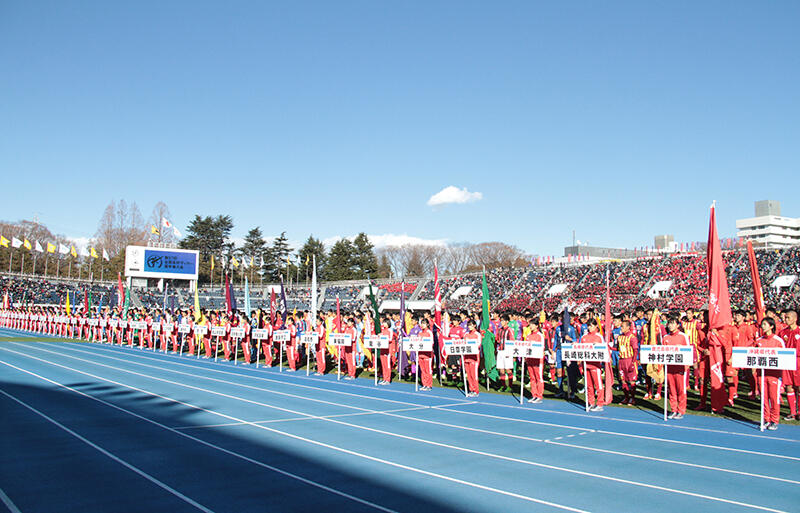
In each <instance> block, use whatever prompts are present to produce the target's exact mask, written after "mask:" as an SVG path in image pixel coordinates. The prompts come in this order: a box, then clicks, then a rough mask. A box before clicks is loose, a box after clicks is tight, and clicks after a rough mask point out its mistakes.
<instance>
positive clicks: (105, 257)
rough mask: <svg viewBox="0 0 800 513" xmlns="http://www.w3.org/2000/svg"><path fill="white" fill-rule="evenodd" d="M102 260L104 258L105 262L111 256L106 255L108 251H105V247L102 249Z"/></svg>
mask: <svg viewBox="0 0 800 513" xmlns="http://www.w3.org/2000/svg"><path fill="white" fill-rule="evenodd" d="M103 260H105V261H106V262H108V261H109V260H111V257H109V256H108V251H106V250H105V249H104V250H103Z"/></svg>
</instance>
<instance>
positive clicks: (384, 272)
mask: <svg viewBox="0 0 800 513" xmlns="http://www.w3.org/2000/svg"><path fill="white" fill-rule="evenodd" d="M391 277H392V266H391V264H389V258H388V257H387V256H386V255H381V260H380V264H378V278H391Z"/></svg>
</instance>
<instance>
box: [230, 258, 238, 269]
mask: <svg viewBox="0 0 800 513" xmlns="http://www.w3.org/2000/svg"><path fill="white" fill-rule="evenodd" d="M231 265H232V266H233V267H235V268H237V269H238V268H239V261H238V260H236V257H235V256H232V257H231Z"/></svg>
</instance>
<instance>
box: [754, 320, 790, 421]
mask: <svg viewBox="0 0 800 513" xmlns="http://www.w3.org/2000/svg"><path fill="white" fill-rule="evenodd" d="M761 333H763V334H764V336H762V337H761V338H760V339H758V341H757V342H756V346H758V347H780V348H783V347H786V346H785V344H784V343H783V339H782V338H781V337H779V336H777V335H775V319H772V318H771V317H766V318H764V320H762V321H761ZM762 372H763V373H764V389H763V390H762V391H761V393H762V394H764V420H765V421H766V427H767V429H769V430H770V431H774V430H776V429H778V424H779V423H780V420H781V377H782V374H783V371H780V370H773V369H764V370H763V371H762Z"/></svg>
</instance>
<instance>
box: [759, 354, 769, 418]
mask: <svg viewBox="0 0 800 513" xmlns="http://www.w3.org/2000/svg"><path fill="white" fill-rule="evenodd" d="M766 394H767V391H766V390H764V369H761V424H760V426H759V429H760V430H761V431H764V396H765V395H766Z"/></svg>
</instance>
